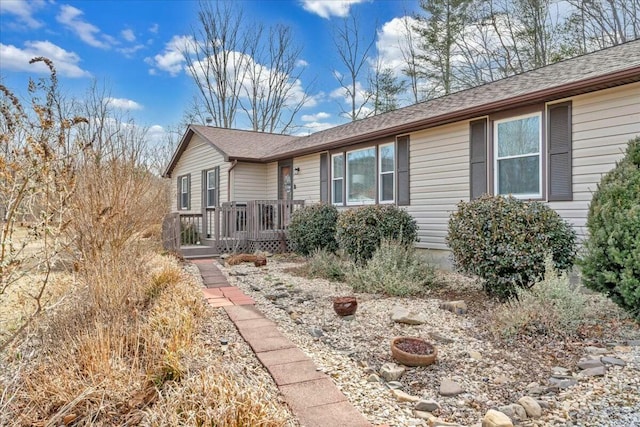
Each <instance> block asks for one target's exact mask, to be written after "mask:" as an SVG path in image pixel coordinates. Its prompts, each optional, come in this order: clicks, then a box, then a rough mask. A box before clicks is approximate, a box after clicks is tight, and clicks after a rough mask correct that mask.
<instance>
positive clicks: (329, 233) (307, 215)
mask: <svg viewBox="0 0 640 427" xmlns="http://www.w3.org/2000/svg"><path fill="white" fill-rule="evenodd" d="M337 220H338V210H337V209H336V207H335V206H332V205H328V204H324V203H322V204H314V205H308V206H304V207H302V208H301V209H298V210H297V211H295V212H294V213H293V215H292V216H291V223H290V224H289V239H290V240H291V242H292V243H293V245H294V248H295V251H296V252H297V253H299V254H301V255H305V256H308V255H311V254H312V253H313V252H314V251H315V250H316V249H323V250H326V251H329V252H335V251H336V250H338V243H337V242H336V238H335V235H336V221H337Z"/></svg>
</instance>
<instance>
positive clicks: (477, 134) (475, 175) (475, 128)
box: [469, 119, 487, 200]
mask: <svg viewBox="0 0 640 427" xmlns="http://www.w3.org/2000/svg"><path fill="white" fill-rule="evenodd" d="M469 145H470V147H469V149H470V154H469V180H470V182H469V184H470V185H469V188H470V194H469V197H470V199H471V200H473V199H476V198H478V197H480V196H482V195H483V194H485V193H486V192H487V120H486V119H481V120H476V121H473V122H471V123H470V126H469Z"/></svg>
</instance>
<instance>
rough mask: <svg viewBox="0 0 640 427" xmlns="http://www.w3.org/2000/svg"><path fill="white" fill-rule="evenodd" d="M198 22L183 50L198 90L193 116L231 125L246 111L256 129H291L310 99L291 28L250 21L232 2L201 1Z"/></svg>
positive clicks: (220, 124) (192, 111)
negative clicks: (251, 22)
mask: <svg viewBox="0 0 640 427" xmlns="http://www.w3.org/2000/svg"><path fill="white" fill-rule="evenodd" d="M198 21H199V27H198V29H197V30H194V31H193V34H192V37H191V40H190V41H189V42H188V43H187V46H185V47H184V49H183V56H184V58H185V61H186V67H187V70H188V71H189V73H190V74H191V76H192V77H193V79H194V82H195V84H196V87H197V92H198V97H197V101H196V103H194V106H192V107H191V109H190V111H189V114H190V115H191V116H193V118H194V119H198V120H199V121H201V120H200V119H202V117H203V116H205V119H206V118H211V122H212V124H213V125H214V126H218V127H224V128H232V127H235V126H237V121H238V119H239V118H238V112H240V111H244V112H245V113H246V117H247V121H248V122H249V125H250V126H251V128H252V129H253V130H256V131H261V132H279V133H284V132H287V131H288V130H290V128H291V126H292V123H293V121H294V118H295V116H296V114H297V113H298V112H299V111H300V108H302V106H303V105H304V103H305V102H306V101H307V100H308V96H307V94H306V89H305V88H303V87H302V85H301V82H300V77H301V74H302V71H303V70H304V68H303V67H298V63H299V60H300V55H301V52H302V50H301V48H300V47H298V46H296V45H295V43H294V40H293V39H294V37H293V34H292V32H291V28H289V27H286V26H283V25H278V26H276V27H273V28H269V29H268V30H267V31H265V30H264V28H263V26H262V25H259V24H248V23H247V20H246V19H245V15H244V12H243V10H242V7H241V6H240V5H239V4H238V3H232V2H230V1H219V2H207V1H201V2H200V11H199V13H198Z"/></svg>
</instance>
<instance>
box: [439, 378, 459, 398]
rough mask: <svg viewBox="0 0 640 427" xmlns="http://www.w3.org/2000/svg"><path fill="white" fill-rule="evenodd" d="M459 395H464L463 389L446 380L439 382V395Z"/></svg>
mask: <svg viewBox="0 0 640 427" xmlns="http://www.w3.org/2000/svg"><path fill="white" fill-rule="evenodd" d="M460 393H464V389H463V388H462V387H460V385H459V384H458V383H455V382H453V381H451V380H450V379H447V378H445V379H443V380H442V381H441V382H440V395H442V396H456V395H458V394H460Z"/></svg>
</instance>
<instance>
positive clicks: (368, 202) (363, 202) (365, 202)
mask: <svg viewBox="0 0 640 427" xmlns="http://www.w3.org/2000/svg"><path fill="white" fill-rule="evenodd" d="M372 149H373V152H374V154H375V155H376V156H377V154H378V153H377V150H376V146H375V145H372V146H371V147H365V148H360V149H358V150H351V151H347V152H345V153H344V154H345V158H344V160H345V165H346V167H345V174H344V175H345V180H346V186H345V189H346V191H345V195H344V196H345V201H346V205H347V206H362V205H375V204H376V199H375V197H374V199H373V200H357V201H354V202H350V201H349V190H350V188H349V154H353V153H357V152H359V151H369V150H372ZM376 164H377V162H376ZM376 169H378V168H377V167H376ZM377 173H378V171H377V170H374V171H373V176H374V177H377Z"/></svg>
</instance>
